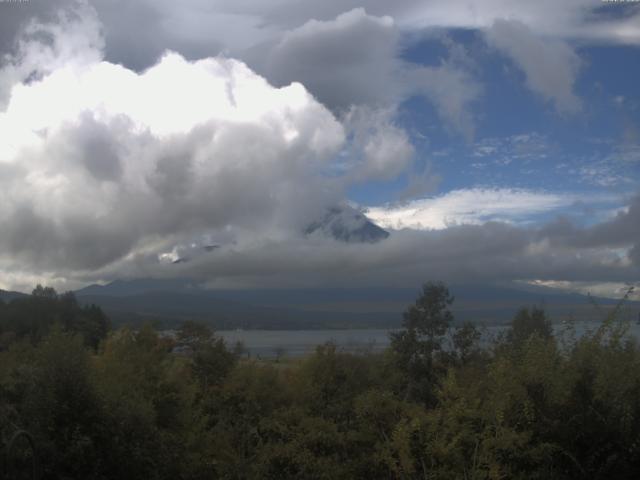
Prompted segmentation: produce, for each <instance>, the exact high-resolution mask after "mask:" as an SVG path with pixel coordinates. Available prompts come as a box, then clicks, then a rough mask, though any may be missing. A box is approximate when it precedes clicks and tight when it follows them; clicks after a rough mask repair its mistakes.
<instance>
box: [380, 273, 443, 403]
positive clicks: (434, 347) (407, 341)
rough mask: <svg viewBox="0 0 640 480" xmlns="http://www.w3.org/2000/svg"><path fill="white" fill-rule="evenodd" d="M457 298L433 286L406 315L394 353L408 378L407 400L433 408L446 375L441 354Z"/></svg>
mask: <svg viewBox="0 0 640 480" xmlns="http://www.w3.org/2000/svg"><path fill="white" fill-rule="evenodd" d="M453 300H454V299H453V296H451V294H450V293H449V289H448V288H447V287H446V286H445V285H444V284H443V283H433V282H429V283H426V284H424V286H423V287H422V294H421V295H420V296H419V297H418V298H417V299H416V301H415V304H414V305H411V306H410V307H409V308H408V309H407V310H406V311H405V312H404V315H403V318H404V320H403V324H402V325H403V329H402V330H400V331H399V332H393V333H391V334H390V336H391V349H392V350H393V351H394V353H395V355H396V361H397V363H398V366H399V367H400V369H401V370H402V371H403V372H404V374H405V377H406V385H407V389H406V395H405V396H406V397H407V398H414V399H417V400H420V401H422V402H425V403H426V404H432V403H433V402H434V400H435V389H436V386H437V382H438V377H439V376H440V375H441V374H442V373H443V371H442V370H443V368H442V365H441V362H440V360H441V358H439V357H440V353H441V352H442V346H443V341H444V338H445V335H446V333H447V330H448V329H449V326H450V325H451V322H452V321H453V314H452V313H451V311H450V310H449V306H450V305H451V304H452V303H453Z"/></svg>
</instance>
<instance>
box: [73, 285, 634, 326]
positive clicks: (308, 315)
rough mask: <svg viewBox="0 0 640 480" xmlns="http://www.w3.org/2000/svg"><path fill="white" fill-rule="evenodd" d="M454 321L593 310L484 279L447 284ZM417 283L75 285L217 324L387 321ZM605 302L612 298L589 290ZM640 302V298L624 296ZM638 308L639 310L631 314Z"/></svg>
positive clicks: (112, 308) (113, 310)
mask: <svg viewBox="0 0 640 480" xmlns="http://www.w3.org/2000/svg"><path fill="white" fill-rule="evenodd" d="M450 291H451V292H452V294H453V295H454V296H455V302H454V304H453V308H452V310H453V313H454V315H455V317H456V320H457V321H467V320H468V321H474V322H477V323H483V324H503V323H506V322H508V321H509V320H510V319H511V318H512V317H513V315H514V314H515V312H516V311H517V310H518V309H519V308H521V307H523V306H532V305H539V306H542V307H543V308H545V310H546V311H547V312H548V313H549V316H550V317H551V318H552V320H554V321H559V320H563V319H567V318H570V317H573V318H575V319H577V320H581V319H585V320H586V319H589V320H593V319H595V318H597V315H598V314H599V313H598V312H597V310H596V309H595V308H594V307H593V305H592V304H591V301H590V300H589V298H588V297H587V296H585V295H580V294H575V293H566V292H563V291H559V290H555V289H551V288H535V289H533V290H530V289H526V290H523V289H518V288H515V287H504V286H488V285H451V286H450ZM418 293H419V288H382V287H376V288H315V289H312V288H306V289H277V290H276V289H273V290H270V289H260V290H256V289H253V290H206V289H203V288H200V287H198V286H197V285H196V284H194V282H193V281H190V280H186V279H170V280H167V279H164V280H153V279H138V280H117V281H114V282H112V283H110V284H107V285H90V286H88V287H86V288H83V289H80V290H77V291H76V295H77V296H78V298H79V300H80V301H81V302H83V303H95V304H97V305H99V306H100V307H102V308H103V309H104V310H105V312H106V313H107V314H109V315H110V316H111V317H113V319H114V320H115V321H116V323H118V322H119V321H121V322H124V323H127V322H129V323H138V322H141V321H149V320H151V321H156V320H157V321H161V322H164V323H166V324H175V323H177V322H180V321H182V320H184V319H195V320H201V321H205V322H208V323H211V324H212V325H213V326H214V328H218V329H221V328H225V329H226V328H263V329H317V328H390V327H397V326H399V325H400V323H401V321H402V312H403V311H404V310H405V309H406V308H407V306H408V305H410V304H411V303H413V302H414V301H415V299H416V297H417V296H418ZM594 300H595V301H596V302H597V303H598V304H599V305H601V306H602V307H603V308H605V309H606V308H611V306H612V305H615V304H616V303H617V300H615V299H608V298H594ZM628 306H629V307H630V308H633V309H640V302H628ZM635 315H636V316H637V313H636V314H635Z"/></svg>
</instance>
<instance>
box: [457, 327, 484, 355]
mask: <svg viewBox="0 0 640 480" xmlns="http://www.w3.org/2000/svg"><path fill="white" fill-rule="evenodd" d="M481 337H482V334H481V333H480V330H478V329H477V328H476V326H475V325H474V324H473V323H471V322H465V323H464V324H463V325H462V326H460V327H458V328H456V331H455V332H454V333H453V338H452V339H453V348H454V349H455V351H456V353H457V355H458V359H459V360H460V363H462V365H465V364H466V363H467V362H468V361H469V359H470V358H471V357H473V355H474V353H477V352H478V351H479V346H478V342H479V341H480V338H481Z"/></svg>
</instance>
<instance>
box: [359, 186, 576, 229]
mask: <svg viewBox="0 0 640 480" xmlns="http://www.w3.org/2000/svg"><path fill="white" fill-rule="evenodd" d="M575 201H576V197H575V196H572V195H562V194H553V193H544V192H535V191H529V190H516V189H482V188H471V189H463V190H453V191H450V192H448V193H446V194H444V195H441V196H439V197H434V198H428V199H422V200H414V201H412V202H409V203H407V204H405V205H400V206H389V207H375V208H369V209H368V211H367V215H368V216H369V217H370V218H371V219H373V220H374V221H376V222H377V223H378V224H380V225H382V226H384V227H386V228H392V229H396V230H399V229H403V228H410V229H417V230H441V229H445V228H448V227H451V226H455V225H468V224H471V225H480V224H483V223H485V222H488V221H502V222H518V221H523V220H525V219H526V218H527V217H530V216H531V215H534V214H539V213H544V212H550V211H554V210H557V209H559V208H561V207H567V206H569V205H571V204H573V203H575Z"/></svg>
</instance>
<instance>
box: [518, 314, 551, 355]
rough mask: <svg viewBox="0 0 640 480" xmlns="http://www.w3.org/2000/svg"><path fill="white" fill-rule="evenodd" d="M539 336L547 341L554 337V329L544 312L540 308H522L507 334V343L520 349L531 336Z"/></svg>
mask: <svg viewBox="0 0 640 480" xmlns="http://www.w3.org/2000/svg"><path fill="white" fill-rule="evenodd" d="M534 334H535V335H538V336H539V337H541V338H543V339H545V340H547V339H550V338H552V337H553V328H552V327H551V322H550V321H549V319H548V318H547V315H546V314H545V312H544V310H543V309H541V308H538V307H532V308H531V310H529V309H528V308H521V309H520V310H519V311H518V313H516V315H515V317H513V320H512V321H511V328H510V329H509V330H508V332H507V341H508V342H509V343H511V344H512V345H514V346H516V347H519V346H521V345H522V344H524V342H526V341H527V340H528V339H529V337H530V336H532V335H534Z"/></svg>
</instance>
